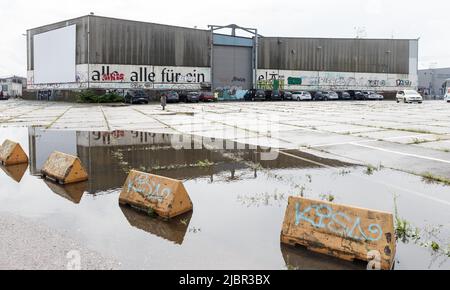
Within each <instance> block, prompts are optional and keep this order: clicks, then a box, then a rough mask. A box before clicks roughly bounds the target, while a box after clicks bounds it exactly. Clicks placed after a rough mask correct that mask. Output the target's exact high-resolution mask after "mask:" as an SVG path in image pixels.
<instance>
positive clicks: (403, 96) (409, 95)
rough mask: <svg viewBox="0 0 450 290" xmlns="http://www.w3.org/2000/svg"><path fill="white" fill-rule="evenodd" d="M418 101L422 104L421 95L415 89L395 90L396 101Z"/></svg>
mask: <svg viewBox="0 0 450 290" xmlns="http://www.w3.org/2000/svg"><path fill="white" fill-rule="evenodd" d="M400 101H403V102H404V103H419V104H422V102H423V98H422V96H421V95H420V94H419V93H418V92H417V91H415V90H403V91H398V92H397V103H400Z"/></svg>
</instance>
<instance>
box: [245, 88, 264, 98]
mask: <svg viewBox="0 0 450 290" xmlns="http://www.w3.org/2000/svg"><path fill="white" fill-rule="evenodd" d="M244 100H246V101H265V100H266V92H264V91H263V90H255V89H251V90H248V91H247V93H245V95H244Z"/></svg>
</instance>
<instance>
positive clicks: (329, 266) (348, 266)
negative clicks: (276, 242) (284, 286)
mask: <svg viewBox="0 0 450 290" xmlns="http://www.w3.org/2000/svg"><path fill="white" fill-rule="evenodd" d="M281 253H282V254H283V259H284V261H285V263H286V267H287V268H288V269H289V270H365V269H366V268H367V263H363V262H362V261H361V262H347V261H343V260H339V259H337V258H333V257H330V256H326V255H322V254H317V253H314V252H310V251H308V250H307V249H306V248H304V247H293V246H289V245H283V244H282V245H281Z"/></svg>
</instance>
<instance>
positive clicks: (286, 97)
mask: <svg viewBox="0 0 450 290" xmlns="http://www.w3.org/2000/svg"><path fill="white" fill-rule="evenodd" d="M282 98H283V100H285V101H292V100H294V98H293V97H292V93H291V92H283V93H282Z"/></svg>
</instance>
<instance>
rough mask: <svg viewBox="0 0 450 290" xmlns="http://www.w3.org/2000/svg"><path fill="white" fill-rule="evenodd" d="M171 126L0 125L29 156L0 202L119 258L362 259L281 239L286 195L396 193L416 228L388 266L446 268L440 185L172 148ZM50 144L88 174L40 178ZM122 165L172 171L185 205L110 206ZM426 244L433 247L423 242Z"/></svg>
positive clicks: (133, 261)
mask: <svg viewBox="0 0 450 290" xmlns="http://www.w3.org/2000/svg"><path fill="white" fill-rule="evenodd" d="M172 137H173V136H170V135H164V134H151V133H141V132H126V131H118V132H113V133H106V132H73V131H49V130H44V129H40V128H1V129H0V142H3V140H4V139H6V138H8V139H12V140H15V141H18V142H20V143H21V145H22V146H23V147H24V149H25V151H26V152H27V153H28V154H29V156H30V165H29V166H27V165H25V166H15V167H8V168H3V167H2V170H0V212H11V213H14V214H16V215H20V216H23V217H27V218H32V219H34V220H35V221H37V222H41V223H44V224H46V225H48V226H50V227H52V228H55V229H62V230H64V231H65V232H69V233H70V234H71V235H72V236H73V237H74V238H76V239H79V240H81V241H82V242H84V243H85V244H86V246H87V247H89V248H91V249H92V250H95V251H97V252H99V253H101V254H103V255H105V256H107V257H113V258H115V259H117V260H118V261H120V262H121V265H122V267H123V268H132V269H211V268H212V269H364V265H361V264H358V263H348V262H342V261H339V260H336V259H333V258H329V257H325V256H321V255H317V254H313V253H310V252H307V251H305V250H303V249H299V248H292V247H289V246H282V245H280V232H281V227H282V223H283V218H284V213H285V209H286V206H287V199H288V197H289V196H291V195H296V196H300V195H301V196H304V197H308V198H314V199H324V198H330V197H332V198H333V199H334V202H337V203H343V204H348V205H354V206H358V207H366V208H371V209H376V210H383V211H389V212H394V209H395V204H396V205H397V208H398V216H399V217H401V218H402V219H404V220H407V221H408V223H409V224H410V225H412V226H414V227H415V228H416V227H417V229H418V230H419V231H420V233H421V235H420V240H417V239H412V238H410V239H406V240H405V241H398V244H397V256H396V266H395V268H396V269H450V261H449V258H448V256H447V255H448V250H449V249H448V245H449V242H450V240H449V237H450V210H449V209H450V187H448V186H445V185H442V184H438V183H433V182H430V181H427V180H424V179H422V178H421V177H417V176H413V175H409V174H405V173H402V172H398V171H393V170H388V169H380V170H372V169H368V168H365V167H360V166H354V165H351V164H344V163H341V162H338V161H335V160H326V159H321V158H317V157H315V156H312V155H308V154H305V153H301V152H289V153H290V155H284V154H280V155H279V156H278V157H277V158H276V159H275V160H272V161H263V160H261V154H264V151H262V150H259V149H256V150H255V149H254V148H249V147H248V146H246V148H245V149H243V147H242V146H238V145H237V144H235V145H236V147H240V149H234V150H233V149H228V150H224V149H222V148H220V146H219V147H217V148H216V147H215V146H206V147H203V148H201V149H192V150H191V149H177V148H173V143H172V142H171V138H172ZM216 144H218V143H216ZM227 148H229V146H228V147H227ZM55 150H58V151H62V152H65V153H69V154H73V155H78V156H79V157H80V159H81V161H82V162H83V164H84V166H85V167H86V169H87V171H88V172H89V177H90V179H89V181H88V182H85V183H80V184H75V185H71V186H60V185H56V184H54V183H51V182H46V181H44V180H42V179H40V178H39V177H38V176H37V175H38V174H39V170H40V168H41V167H42V165H43V163H44V162H45V160H46V158H47V157H48V156H49V155H50V153H51V152H53V151H55ZM292 155H296V156H299V157H300V158H294V157H293V156H292ZM320 164H324V165H326V167H323V166H320ZM130 169H137V170H141V171H146V172H151V173H154V174H158V175H163V176H167V177H171V178H176V179H180V180H183V181H184V184H185V187H186V189H187V190H188V192H189V194H190V196H191V199H192V201H193V204H194V211H193V212H192V213H190V214H187V215H183V216H181V217H179V218H176V219H174V220H171V221H169V222H168V221H164V220H160V219H157V218H151V217H149V216H147V215H145V214H142V213H139V212H136V211H135V210H134V209H131V208H128V207H121V206H119V204H118V198H119V194H120V190H121V187H122V185H123V183H124V181H125V179H126V176H127V174H128V172H129V170H130ZM394 196H397V198H396V202H395V201H394ZM431 243H433V244H431ZM436 244H437V245H439V250H437V249H436V247H435V246H434V250H433V247H432V246H431V245H436Z"/></svg>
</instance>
